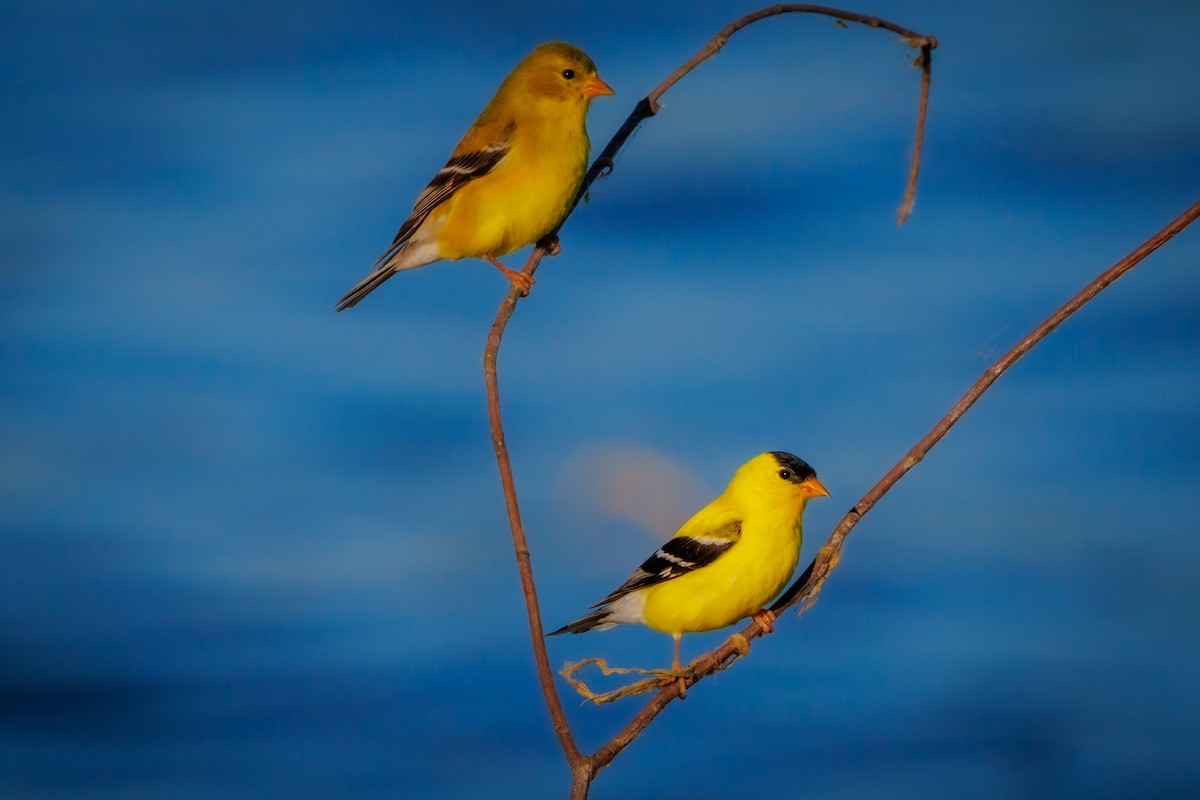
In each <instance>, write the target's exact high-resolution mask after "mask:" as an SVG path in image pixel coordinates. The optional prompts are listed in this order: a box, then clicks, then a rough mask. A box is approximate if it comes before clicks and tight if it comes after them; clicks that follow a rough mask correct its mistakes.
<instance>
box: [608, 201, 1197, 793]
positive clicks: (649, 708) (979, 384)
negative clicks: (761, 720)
mask: <svg viewBox="0 0 1200 800" xmlns="http://www.w3.org/2000/svg"><path fill="white" fill-rule="evenodd" d="M1197 217H1200V200H1198V201H1196V202H1195V203H1193V204H1192V206H1191V207H1190V208H1188V209H1187V210H1186V211H1184V212H1183V214H1181V215H1180V216H1179V217H1177V218H1176V219H1175V220H1173V221H1172V222H1171V223H1170V224H1169V225H1167V226H1166V227H1165V228H1163V229H1162V230H1161V231H1159V232H1158V233H1156V234H1155V235H1154V236H1151V237H1150V238H1149V239H1147V240H1146V242H1145V243H1143V244H1142V245H1141V246H1140V247H1138V248H1137V249H1136V250H1134V251H1133V252H1132V253H1130V254H1129V255H1127V256H1125V258H1123V259H1121V260H1120V261H1118V262H1117V263H1116V264H1114V265H1113V266H1112V267H1110V268H1109V269H1107V270H1105V271H1104V272H1102V273H1101V274H1100V275H1098V276H1097V277H1096V279H1095V280H1093V281H1092V282H1091V283H1089V284H1088V285H1087V286H1085V287H1084V288H1083V289H1082V290H1081V291H1080V292H1079V294H1077V295H1075V296H1074V297H1072V298H1071V299H1070V300H1069V301H1067V302H1066V303H1065V304H1064V305H1063V306H1062V307H1061V308H1059V309H1058V310H1057V311H1055V312H1054V313H1053V314H1051V315H1050V316H1049V317H1047V318H1046V319H1045V320H1043V321H1042V323H1041V324H1040V325H1038V326H1037V327H1036V328H1034V329H1033V330H1032V331H1030V332H1029V334H1028V335H1027V336H1026V337H1025V338H1024V339H1022V340H1021V341H1020V342H1018V343H1017V345H1016V346H1015V347H1013V348H1012V349H1011V350H1009V351H1008V352H1007V353H1005V354H1004V355H1003V356H1002V357H1001V358H1000V359H999V360H998V361H997V362H996V363H995V364H992V366H990V367H988V368H987V370H985V371H984V373H983V375H981V376H980V377H979V380H977V381H975V384H974V385H973V386H971V388H970V389H969V390H967V393H966V394H964V395H963V396H962V399H960V400H959V401H958V402H957V403H955V404H954V407H953V408H952V409H950V412H949V413H948V414H946V416H944V417H943V418H942V419H941V420H940V421H939V422H938V423H937V425H935V426H934V427H933V430H931V431H930V432H929V433H928V434H926V435H925V437H924V438H923V439H921V441H919V442H917V444H916V445H915V446H914V447H913V448H912V449H911V450H909V451H908V453H907V454H905V456H904V458H902V459H900V462H899V463H898V464H896V466H894V467H892V468H891V469H890V470H889V471H888V473H887V474H886V475H884V476H883V478H882V479H881V480H880V481H879V482H878V483H877V484H875V485H874V486H873V487H871V490H870V491H869V492H867V493H866V494H865V495H863V498H862V499H861V500H859V501H858V502H857V503H855V504H854V507H853V508H851V509H850V511H849V512H847V514H846V516H844V517H843V518H842V520H841V521H840V522H839V523H838V524H837V526H836V527H835V528H834V529H833V533H832V534H831V535H830V537H829V540H828V541H827V542H826V543H825V546H824V547H822V548H821V549H820V551H819V552H818V553H817V557H816V558H815V559H813V562H812V563H811V564H810V565H809V566H808V569H806V570H805V571H804V573H803V574H802V575H801V576H800V577H799V578H798V579H796V581H795V582H794V583H793V584H792V585H791V586H789V587H788V589H787V591H785V592H784V593H783V594H782V595H781V596H780V598H779V599H778V600H776V601H775V603H774V605H772V606H771V610H772V611H774V612H776V613H779V612H782V611H784V610H785V609H787V608H790V607H792V606H794V605H797V604H800V603H803V604H804V605H803V606H802V607H801V609H800V613H804V612H805V611H807V610H808V609H809V608H811V607H812V605H813V604H814V603H815V602H816V601H817V594H818V593H819V592H820V591H821V587H822V586H823V585H824V583H825V580H826V579H827V578H828V577H829V573H831V572H832V571H833V569H834V568H835V567H836V566H837V565H838V561H839V559H840V558H841V554H842V547H843V546H844V544H845V542H846V537H847V536H849V535H850V531H851V530H853V529H854V526H855V525H857V524H858V522H859V520H861V519H862V518H863V517H864V516H866V514H867V512H868V511H870V510H871V508H873V507H874V505H875V504H876V503H877V502H879V499H880V498H881V497H883V496H884V495H885V494H887V492H888V490H890V489H891V488H892V487H893V486H894V485H895V484H896V482H897V481H899V480H900V479H901V478H902V477H904V475H905V473H907V472H908V471H909V470H910V469H912V468H913V467H915V466H916V465H917V464H919V463H920V462H921V459H923V458H924V457H925V455H926V454H927V453H928V452H929V451H930V450H931V449H932V448H933V446H934V445H936V444H937V443H938V442H939V441H941V439H942V437H943V436H945V435H946V433H947V432H948V431H949V430H950V429H951V428H952V427H954V424H955V423H956V422H958V421H959V420H960V419H961V418H962V416H963V415H964V414H966V413H967V410H968V409H969V408H970V407H971V406H972V405H974V404H975V401H976V400H978V399H979V398H980V396H981V395H982V394H983V393H984V392H986V391H987V390H988V388H989V387H990V386H991V385H992V384H993V383H995V382H996V379H997V378H999V377H1000V376H1001V375H1003V374H1004V373H1005V372H1007V371H1008V369H1009V368H1010V367H1012V365H1013V364H1015V363H1017V361H1018V360H1019V359H1020V358H1021V357H1022V356H1024V355H1025V354H1026V353H1028V352H1029V351H1030V350H1032V349H1033V348H1034V347H1035V346H1036V345H1037V344H1038V343H1039V342H1041V341H1042V340H1043V339H1045V338H1046V337H1047V336H1048V335H1049V334H1050V333H1051V332H1052V331H1053V330H1054V329H1055V328H1057V327H1058V326H1059V325H1061V324H1062V323H1063V322H1064V321H1066V319H1067V318H1068V317H1070V316H1071V315H1072V314H1074V313H1075V312H1076V311H1078V310H1079V309H1080V308H1082V307H1083V306H1084V305H1085V304H1087V302H1088V301H1090V300H1091V299H1092V298H1094V297H1095V296H1096V295H1098V294H1100V292H1102V291H1103V290H1104V289H1105V288H1107V287H1108V286H1109V285H1110V284H1112V283H1113V282H1114V281H1116V280H1117V278H1120V277H1121V276H1122V275H1124V274H1125V273H1126V272H1128V271H1129V270H1131V269H1133V268H1134V267H1135V266H1137V265H1138V264H1139V263H1140V262H1141V261H1142V260H1143V259H1144V258H1145V257H1146V256H1148V255H1150V254H1151V253H1153V252H1154V251H1155V250H1157V249H1158V248H1159V247H1161V246H1162V245H1164V244H1165V243H1166V242H1167V241H1169V240H1170V239H1171V238H1172V237H1173V236H1175V234H1177V233H1179V232H1180V231H1181V230H1183V229H1184V228H1186V227H1187V226H1188V225H1190V224H1191V223H1192V222H1194V221H1195V220H1196V218H1197ZM763 635H765V631H764V629H763V628H762V627H761V626H760V625H759V624H758V623H757V622H751V623H750V624H749V625H747V626H746V627H745V628H743V629H742V630H741V631H740V632H738V633H735V634H733V635H732V636H730V637H729V639H727V640H726V641H725V643H724V644H722V645H721V646H720V647H718V648H716V649H715V650H712V651H710V652H709V653H706V654H705V655H703V656H701V657H700V658H698V659H696V661H694V662H693V663H692V667H694V672H693V677H689V678H688V679H687V685H688V686H691V685H693V684H695V683H696V682H698V681H699V680H701V679H702V678H704V677H705V676H706V675H711V674H712V673H713V672H716V671H717V670H720V669H724V668H725V667H726V666H728V662H730V661H731V660H732V659H735V658H738V657H739V656H741V655H744V654H745V652H746V650H747V649H748V648H747V647H746V646H745V645H746V643H747V642H749V641H750V640H751V639H754V638H756V637H759V636H763ZM678 694H679V690H678V687H677V686H675V685H672V686H670V687H668V688H666V689H664V690H663V691H661V692H659V693H658V694H657V695H655V696H654V697H653V698H651V700H650V701H649V702H648V703H647V704H646V705H645V707H644V708H642V710H641V711H639V712H638V714H637V716H635V717H634V718H633V719H632V720H630V721H629V724H628V725H626V726H625V728H624V729H623V730H622V731H621V732H620V733H618V734H617V735H616V736H614V737H613V738H612V740H611V741H609V742H608V743H607V744H605V745H604V746H603V747H601V748H600V749H599V750H597V751H596V752H595V753H594V754H593V755H592V757H591V760H592V762H593V764H594V765H595V769H596V770H597V771H599V770H600V769H602V768H603V767H604V766H606V765H607V764H608V763H609V762H611V761H612V760H613V758H615V757H616V755H617V754H618V753H620V752H621V750H623V749H625V747H626V746H627V745H628V744H629V743H630V742H632V741H633V740H634V739H636V738H637V736H638V734H640V733H641V732H642V731H643V730H644V729H645V727H646V726H647V725H649V724H650V722H651V721H653V719H654V718H655V717H656V716H658V714H659V712H660V711H662V710H663V709H664V708H666V707H667V704H668V703H670V702H671V701H672V700H674V699H675V698H676V697H677V696H678Z"/></svg>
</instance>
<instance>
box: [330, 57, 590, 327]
mask: <svg viewBox="0 0 1200 800" xmlns="http://www.w3.org/2000/svg"><path fill="white" fill-rule="evenodd" d="M606 94H613V90H612V89H610V88H609V86H608V84H607V83H605V82H604V81H602V80H600V77H599V76H598V75H597V74H596V65H595V64H593V63H592V60H591V59H590V58H588V56H587V53H585V52H583V51H582V50H580V49H579V48H578V47H575V46H573V45H570V44H567V43H566V42H547V43H545V44H540V45H538V46H537V47H536V48H534V50H533V52H532V53H530V54H529V55H528V56H526V57H525V58H524V60H522V61H521V63H520V64H517V66H516V69H514V70H513V71H512V72H511V73H509V75H508V77H507V78H505V79H504V82H503V83H501V84H500V88H499V89H498V90H497V91H496V95H495V97H493V98H492V99H491V101H490V102H489V103H488V104H487V106H486V107H485V108H484V109H483V112H482V113H480V115H479V118H478V119H476V120H475V122H474V124H473V125H471V127H470V128H469V129H468V130H467V132H466V134H465V135H464V136H463V138H462V141H461V142H459V143H458V146H457V147H455V148H454V152H453V153H452V154H451V155H450V160H449V161H447V162H446V166H444V167H442V169H441V171H440V172H438V174H437V175H434V176H433V180H432V181H430V182H429V185H428V186H426V187H425V191H423V192H421V195H420V196H419V197H418V198H417V202H416V205H415V206H413V210H412V214H410V215H409V217H408V219H406V220H405V221H404V224H403V225H401V226H400V230H399V231H398V232H397V233H396V238H395V239H394V240H393V241H392V246H391V247H389V248H388V249H387V251H386V252H384V254H383V255H381V256H380V257H379V258H378V259H377V260H376V261H375V266H374V271H373V272H371V274H370V275H368V276H367V277H366V278H365V279H363V281H362V283H360V284H358V286H355V287H354V288H353V289H351V290H350V291H349V292H348V293H347V294H346V296H345V297H343V298H342V299H341V300H340V301H339V302H338V305H337V310H338V311H342V310H344V309H347V308H350V307H351V306H353V305H355V304H356V303H357V302H358V301H359V300H362V299H363V298H364V297H366V296H367V295H368V294H370V293H371V291H373V290H374V289H375V288H376V287H377V286H379V285H380V284H381V283H383V282H384V281H386V280H387V279H388V278H390V277H392V275H394V274H395V273H397V272H399V271H400V270H405V269H413V268H414V267H423V266H425V265H426V264H431V263H433V262H434V261H439V260H441V259H444V258H449V259H458V258H482V259H486V260H487V261H490V262H491V263H492V264H494V265H495V266H496V267H497V268H499V269H500V271H501V272H503V273H504V274H505V275H507V276H508V279H509V280H510V281H512V282H513V283H514V284H516V285H517V286H519V287H520V288H521V289H522V290H523V292H524V293H526V294H527V293H528V292H529V287H530V285H531V284H532V283H533V279H532V278H531V277H529V276H527V275H525V274H523V273H520V272H516V271H514V270H510V269H509V268H508V267H506V266H504V265H503V264H501V263H500V261H499V260H498V259H497V257H498V256H503V255H508V254H509V253H512V252H514V251H515V250H519V249H520V248H522V247H524V246H525V245H527V244H532V243H534V242H536V241H538V240H539V239H541V238H542V237H543V236H545V235H546V234H547V233H549V232H550V231H551V230H553V229H554V226H555V225H557V224H558V223H559V222H560V221H561V220H562V218H563V216H564V215H565V214H566V213H567V211H568V210H570V206H571V201H572V200H574V199H575V194H576V192H577V191H578V190H579V185H580V183H581V182H582V180H583V174H584V171H585V170H586V169H587V158H588V148H589V143H588V136H587V127H586V126H585V124H584V118H585V117H586V116H587V111H588V105H589V104H590V103H591V100H592V98H593V97H598V96H600V95H606Z"/></svg>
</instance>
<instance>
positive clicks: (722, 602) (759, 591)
mask: <svg viewBox="0 0 1200 800" xmlns="http://www.w3.org/2000/svg"><path fill="white" fill-rule="evenodd" d="M800 542H801V531H800V517H799V515H798V514H788V513H778V514H770V515H765V516H764V518H761V519H757V520H750V521H746V522H744V523H743V526H742V535H741V538H740V539H739V540H738V541H737V543H736V544H734V545H733V547H731V548H729V550H728V551H727V552H726V553H725V554H723V555H722V556H721V557H720V558H718V559H717V560H716V561H714V562H713V563H712V564H711V565H709V566H707V567H702V568H700V569H697V570H695V571H694V572H689V573H687V574H686V575H681V576H680V577H678V578H675V579H674V580H670V581H667V582H665V583H661V584H658V585H657V586H652V587H650V588H649V589H647V590H646V606H645V610H644V612H643V613H644V619H645V623H646V625H647V626H649V627H651V628H653V629H654V630H656V631H662V632H663V633H669V634H677V633H695V632H698V631H711V630H716V629H717V628H724V627H725V626H726V625H732V624H733V623H735V622H737V621H738V620H740V619H744V618H745V617H748V616H750V615H751V614H753V613H754V612H756V611H758V610H759V609H761V608H762V607H763V606H764V605H765V604H766V603H767V601H769V600H770V599H771V598H772V597H774V596H775V595H777V594H779V592H780V591H782V590H783V587H784V586H785V585H786V584H787V582H788V579H789V578H791V576H792V573H793V572H794V571H795V570H796V562H797V561H798V560H799V558H800Z"/></svg>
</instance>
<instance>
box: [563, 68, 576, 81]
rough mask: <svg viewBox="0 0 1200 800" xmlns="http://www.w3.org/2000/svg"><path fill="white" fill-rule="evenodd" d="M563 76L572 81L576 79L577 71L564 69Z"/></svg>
mask: <svg viewBox="0 0 1200 800" xmlns="http://www.w3.org/2000/svg"><path fill="white" fill-rule="evenodd" d="M562 76H563V77H564V78H566V79H567V80H571V78H574V77H575V70H573V69H564V70H563V71H562Z"/></svg>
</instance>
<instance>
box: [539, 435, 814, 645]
mask: <svg viewBox="0 0 1200 800" xmlns="http://www.w3.org/2000/svg"><path fill="white" fill-rule="evenodd" d="M828 496H829V492H827V491H826V490H825V487H824V486H822V485H821V483H820V481H818V480H817V475H816V472H814V471H813V469H812V467H810V466H809V465H808V464H806V463H804V462H803V461H802V460H800V459H799V458H797V457H796V456H794V455H791V454H790V453H783V452H771V453H763V454H762V455H759V456H756V457H755V458H753V459H751V460H750V461H748V462H746V463H745V464H744V465H742V467H741V468H739V469H738V471H737V472H736V473H735V474H734V476H733V479H732V480H731V481H730V482H729V486H728V487H727V488H726V489H725V491H724V492H723V493H722V494H721V496H720V497H718V498H716V499H715V500H713V501H712V502H711V503H709V504H708V505H707V506H705V507H704V508H703V509H701V510H700V511H699V512H697V513H696V515H695V516H693V517H692V518H691V519H690V520H688V521H687V522H686V523H685V524H684V525H683V527H681V528H680V529H679V531H678V532H676V534H675V535H674V536H673V537H672V538H671V540H670V541H668V542H667V543H666V544H664V545H663V546H662V547H661V548H659V549H658V551H657V552H656V553H655V554H654V555H652V556H651V557H650V558H648V559H646V561H645V562H644V563H643V564H642V566H641V567H639V568H638V569H637V570H636V571H635V572H634V573H633V574H632V575H631V576H630V577H629V579H628V580H627V581H626V582H625V583H624V584H622V585H621V586H620V587H618V588H617V589H616V590H615V591H613V592H612V593H611V594H609V595H608V596H607V597H606V598H604V599H603V600H601V601H600V602H599V603H597V604H596V606H595V608H596V610H595V611H593V612H591V613H590V614H588V615H586V616H584V617H581V618H580V619H578V620H576V621H574V622H572V623H571V624H569V625H566V626H564V627H563V628H560V629H559V630H557V631H554V633H555V634H558V633H583V632H584V631H589V630H593V629H597V630H603V629H605V628H609V627H612V626H613V625H616V624H620V623H642V624H644V625H646V626H648V627H650V628H653V629H654V630H657V631H662V632H663V633H668V634H671V635H672V636H673V637H675V667H676V668H678V666H679V637H680V636H681V635H682V634H684V633H694V632H697V631H710V630H715V629H717V628H723V627H725V626H726V625H732V624H733V623H735V622H737V621H738V620H741V619H744V618H746V617H750V616H756V617H757V616H758V615H760V614H763V615H765V616H763V617H762V621H763V622H764V623H765V624H767V625H768V626H769V625H770V623H771V622H772V621H773V619H774V617H773V615H770V614H769V612H764V611H762V609H763V606H765V605H766V604H767V603H768V602H769V601H770V600H771V598H773V597H774V596H775V595H777V594H779V592H780V591H781V590H782V589H783V587H784V585H785V584H786V583H787V582H788V580H789V579H790V578H791V576H792V573H793V572H794V571H795V569H796V563H797V561H798V560H799V558H800V544H801V538H802V532H801V517H802V515H803V513H804V507H805V505H806V504H807V502H808V501H809V500H810V499H811V498H813V497H828ZM551 635H553V634H551Z"/></svg>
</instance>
